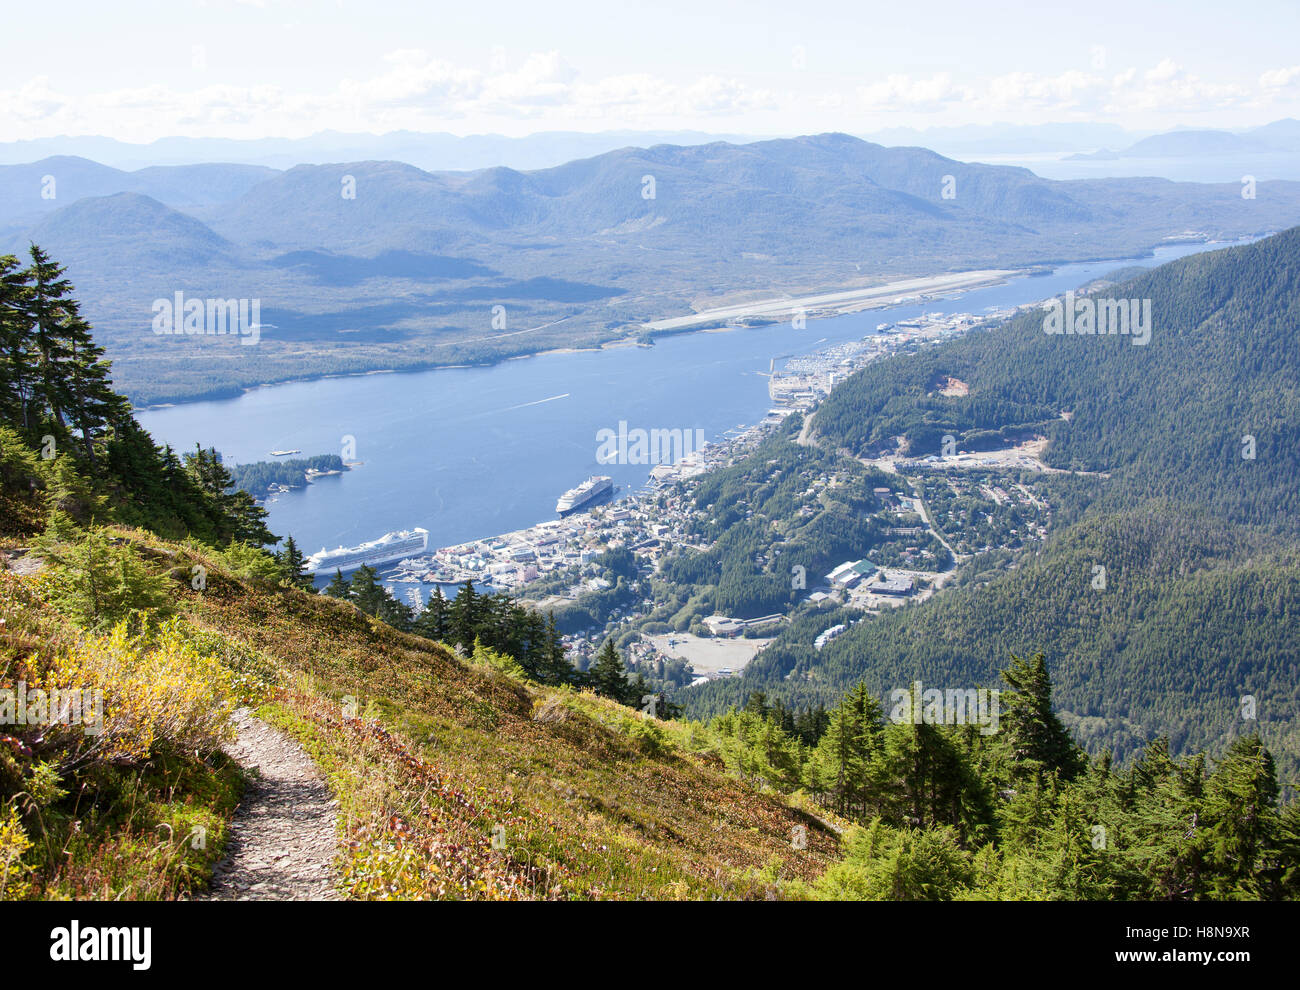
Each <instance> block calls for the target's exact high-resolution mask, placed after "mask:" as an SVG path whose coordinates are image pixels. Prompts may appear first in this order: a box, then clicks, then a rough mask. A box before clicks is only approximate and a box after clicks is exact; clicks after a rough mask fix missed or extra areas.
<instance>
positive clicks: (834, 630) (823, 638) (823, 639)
mask: <svg viewBox="0 0 1300 990" xmlns="http://www.w3.org/2000/svg"><path fill="white" fill-rule="evenodd" d="M848 628H849V627H848V626H846V625H844V624H843V623H840V624H839V625H838V626H831V627H830V628H829V629H827V630H826V631H825V632H823V633H821V634H820V635H819V636H818V637H817V638H816V639H814V640H813V649H814V650H816V651H817V652H818V653H820V652H821V651H822V647H823V646H825V645H826V644H827V643H829V642H830V641H831V640H833V639H834V638H835V637H836V636H838V635H839V634H840V633H842V632H844V630H846V629H848Z"/></svg>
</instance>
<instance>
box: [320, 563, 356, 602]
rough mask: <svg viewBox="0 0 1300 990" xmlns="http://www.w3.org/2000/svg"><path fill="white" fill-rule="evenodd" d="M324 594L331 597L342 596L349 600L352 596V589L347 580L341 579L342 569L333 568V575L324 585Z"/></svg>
mask: <svg viewBox="0 0 1300 990" xmlns="http://www.w3.org/2000/svg"><path fill="white" fill-rule="evenodd" d="M324 594H327V595H329V596H330V597H331V598H342V599H344V600H349V599H350V598H351V597H352V589H351V587H350V586H349V585H348V583H347V581H345V580H343V571H342V570H340V569H338V568H336V569H335V571H334V577H332V578H331V579H330V583H329V584H327V585H326V586H325V591H324Z"/></svg>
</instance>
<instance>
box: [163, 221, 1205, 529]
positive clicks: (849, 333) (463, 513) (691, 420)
mask: <svg viewBox="0 0 1300 990" xmlns="http://www.w3.org/2000/svg"><path fill="white" fill-rule="evenodd" d="M1205 249H1206V247H1205V246H1203V245H1175V246H1170V247H1163V248H1160V249H1158V250H1157V251H1156V253H1155V257H1153V258H1144V259H1131V260H1115V261H1103V262H1095V263H1090V264H1077V265H1065V266H1063V267H1061V268H1059V269H1057V270H1056V271H1055V272H1054V273H1052V274H1051V275H1048V276H1043V277H1037V278H1016V279H1013V280H1012V281H1010V282H1008V283H1006V284H1004V285H998V286H991V287H989V288H985V289H976V290H973V291H970V292H967V293H964V294H962V295H959V296H956V297H954V298H952V299H947V300H928V301H926V302H924V303H922V304H919V305H915V304H914V305H908V306H898V307H893V308H891V309H878V310H872V311H869V312H865V313H856V314H851V315H847V316H837V317H831V318H828V319H824V320H815V321H809V323H808V325H807V327H806V329H803V330H794V329H792V328H791V326H790V324H789V323H788V322H786V323H783V324H779V325H775V326H768V327H755V328H750V329H744V330H734V331H731V332H727V333H692V334H684V335H681V336H677V337H668V338H662V339H661V340H660V341H659V343H658V344H656V345H655V346H654V347H649V348H643V347H619V348H610V349H607V350H602V351H584V352H578V353H572V354H560V353H555V354H543V355H538V356H536V357H531V358H524V359H521V360H513V361H505V362H502V363H501V364H498V365H494V366H492V367H486V368H447V369H438V370H434V371H422V372H412V373H402V374H380V375H365V376H357V377H350V378H331V379H323V380H319V381H311V382H296V383H292V384H286V385H275V386H269V387H265V388H259V389H255V390H253V391H250V392H247V393H245V394H243V395H242V396H240V397H238V398H234V399H224V400H220V401H210V402H192V403H186V404H183V405H178V406H171V407H166V408H158V409H151V410H145V411H141V412H139V413H138V418H139V420H140V422H141V423H142V424H143V425H144V427H145V428H146V429H147V430H149V431H150V432H151V433H152V434H153V436H154V439H155V440H156V441H158V442H160V443H161V442H167V443H170V444H171V445H172V446H173V447H175V448H177V449H179V450H192V449H193V448H194V444H195V443H196V442H197V443H201V444H202V445H203V446H205V447H208V446H213V447H216V448H217V449H218V450H220V451H221V452H222V453H223V455H224V456H225V457H226V458H227V459H232V460H234V461H236V462H240V463H247V462H250V461H259V460H271V459H272V458H270V456H269V452H270V451H271V450H281V449H285V450H288V449H295V448H296V449H299V450H301V451H302V452H303V454H302V455H301V456H308V455H312V454H323V453H343V449H342V447H343V443H344V439H343V438H344V437H353V438H355V452H356V459H357V460H359V461H362V462H364V463H363V466H361V467H358V468H355V469H354V470H352V471H350V472H348V473H346V474H343V475H340V476H335V477H328V478H323V479H320V480H319V481H317V482H315V483H314V484H311V485H308V486H307V487H306V488H305V489H302V490H299V491H296V492H293V493H291V494H288V495H281V496H278V497H277V498H276V499H275V500H274V501H272V502H271V503H269V505H268V508H269V510H270V519H269V522H270V527H271V530H272V532H274V533H276V534H277V535H279V536H281V537H283V536H285V535H289V534H292V535H293V537H294V539H295V540H296V541H297V542H298V544H299V546H300V547H302V548H303V550H304V552H314V551H315V550H317V549H319V548H321V547H322V546H328V547H334V546H337V545H339V544H343V545H345V546H351V545H354V544H357V543H361V542H362V541H364V540H370V539H374V538H375V537H377V536H380V535H382V534H383V533H386V532H389V531H391V530H397V529H406V528H409V527H412V526H423V527H425V528H427V529H428V530H429V544H430V548H434V547H440V546H449V545H452V544H456V543H463V542H465V541H467V540H471V539H479V538H483V537H486V536H491V535H494V534H497V533H504V532H509V531H513V530H518V529H524V528H526V527H528V526H532V525H535V524H536V523H539V522H542V521H543V520H546V519H552V518H555V512H554V508H555V500H556V498H557V497H558V496H559V495H560V493H561V492H563V491H565V490H566V489H568V488H571V487H572V486H573V485H575V484H577V483H578V482H580V481H582V480H583V479H584V478H586V477H588V476H589V475H592V474H608V475H610V476H611V477H612V478H613V479H614V483H615V484H616V485H618V486H619V487H620V489H622V490H624V491H627V490H634V489H637V488H639V487H641V486H642V485H643V484H644V483H645V482H646V480H647V478H648V476H649V471H650V467H651V466H650V465H600V464H598V463H597V461H596V449H597V443H596V434H597V431H598V430H600V429H602V428H609V429H617V428H618V422H619V420H626V421H627V423H628V428H629V429H636V428H641V429H645V430H650V429H677V428H680V429H682V430H683V431H689V433H690V434H691V435H693V434H694V431H695V430H696V429H702V430H703V431H704V435H705V437H706V439H708V440H714V439H717V438H719V437H720V436H721V435H722V434H723V433H724V432H726V431H727V430H731V429H735V428H736V427H738V426H742V425H744V426H748V425H751V424H753V423H756V422H758V421H759V420H760V419H762V418H763V416H764V415H765V414H766V412H767V410H768V408H770V406H771V403H770V401H769V399H768V395H767V379H766V378H765V377H763V375H762V374H760V373H763V372H766V371H767V369H768V363H769V361H771V360H772V359H773V358H776V359H777V367H778V368H780V367H781V366H782V363H783V359H787V358H789V357H793V356H798V355H803V354H807V353H810V352H813V351H817V350H820V349H822V348H825V347H828V346H830V345H832V344H835V343H839V342H844V341H851V340H857V339H859V338H861V337H862V336H864V335H865V334H868V333H872V332H874V330H875V327H876V325H877V324H879V323H885V322H890V323H892V322H896V321H898V320H904V319H908V318H911V317H914V316H917V315H919V314H921V313H922V312H944V313H960V312H969V313H974V314H977V315H979V314H982V313H983V312H984V311H985V310H986V309H988V308H990V307H1009V306H1015V305H1020V304H1023V303H1028V302H1033V301H1036V300H1039V299H1044V298H1047V297H1048V296H1053V295H1059V294H1060V293H1062V292H1064V291H1065V290H1067V289H1072V288H1075V287H1077V286H1079V285H1081V284H1083V283H1084V282H1087V281H1089V280H1090V279H1093V278H1096V277H1098V276H1100V275H1104V274H1106V273H1107V272H1110V271H1112V270H1114V269H1115V268H1117V267H1121V266H1124V265H1132V264H1137V265H1144V266H1154V265H1157V264H1161V263H1163V262H1166V261H1169V260H1171V259H1173V258H1176V257H1180V256H1182V255H1186V254H1191V253H1194V252H1196V251H1201V250H1205ZM664 315H665V316H668V315H672V314H664Z"/></svg>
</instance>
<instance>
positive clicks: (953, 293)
mask: <svg viewBox="0 0 1300 990" xmlns="http://www.w3.org/2000/svg"><path fill="white" fill-rule="evenodd" d="M1249 239H1250V238H1249V237H1247V238H1245V239H1242V238H1238V239H1235V240H1228V241H1223V242H1221V243H1222V245H1223V246H1224V247H1230V246H1232V245H1234V244H1239V243H1243V240H1249ZM1175 243H1193V242H1192V241H1186V242H1181V241H1163V242H1161V243H1159V244H1154V245H1151V246H1149V247H1148V248H1147V249H1146V251H1145V252H1144V253H1142V254H1134V255H1129V256H1128V257H1124V258H1088V259H1081V260H1077V261H1061V260H1056V261H1050V262H1040V263H1033V264H1029V265H1026V266H1022V267H1020V268H1014V269H979V270H976V271H971V272H949V273H946V274H941V275H925V276H914V277H911V278H907V279H899V280H896V281H894V282H889V283H882V284H881V285H877V286H871V287H868V288H858V289H848V290H841V291H839V292H829V293H827V292H822V293H814V294H811V295H805V296H791V297H790V298H788V299H779V300H777V299H767V300H759V301H757V302H753V303H740V304H735V305H733V306H724V307H716V308H714V309H710V310H703V311H701V312H699V313H694V314H690V315H688V316H681V317H670V318H666V319H663V320H650V321H646V322H644V323H641V324H635V325H632V326H635V327H636V328H637V329H635V330H634V331H633V333H631V334H625V335H624V336H622V337H614V338H611V339H610V340H606V341H601V342H600V343H598V344H592V345H590V346H585V347H583V346H573V345H567V346H563V347H549V348H545V349H543V350H537V351H529V352H526V353H523V354H511V355H507V356H502V357H499V358H494V359H492V360H486V361H483V362H479V363H474V364H464V363H459V364H441V363H438V362H432V363H425V364H417V365H414V366H411V367H404V368H369V369H365V370H361V371H348V372H332V373H328V374H322V375H305V376H302V377H295V378H284V379H280V380H278V381H270V382H259V383H258V384H256V385H230V386H227V387H225V388H220V389H213V390H212V391H210V392H207V393H202V394H199V395H195V396H192V397H189V398H183V399H170V400H164V401H161V402H151V403H148V404H144V405H137V404H135V403H134V402H132V408H133V409H134V410H136V411H138V412H150V411H154V410H161V409H172V408H175V407H177V406H184V405H190V404H193V403H199V402H222V401H225V400H228V399H238V398H240V397H241V396H243V395H246V394H247V393H249V392H254V391H256V390H258V389H263V388H276V387H278V386H281V385H299V384H304V383H308V382H318V381H326V380H329V379H333V378H360V377H363V376H366V375H380V374H394V375H397V374H420V373H422V372H427V371H443V370H447V371H450V370H456V369H469V368H491V367H493V366H495V365H498V364H503V363H504V362H506V361H520V360H524V359H526V358H534V357H542V356H545V355H550V354H581V353H587V352H592V351H603V350H606V349H609V348H616V347H653V346H655V345H654V343H653V341H654V340H656V339H658V338H659V337H668V336H678V335H681V334H693V333H726V332H730V331H732V330H744V329H747V328H746V327H744V326H728V325H726V323H725V322H724V323H723V325H721V326H706V325H698V326H697V325H695V324H708V323H715V324H716V323H717V322H718V321H720V320H727V319H731V318H742V317H731V316H721V315H716V314H720V313H731V312H733V311H735V312H741V311H743V312H745V313H748V314H749V315H752V316H762V315H765V314H762V313H758V312H753V310H754V309H755V307H771V308H773V309H779V308H780V307H784V308H785V310H786V311H787V312H792V311H794V310H797V309H798V307H799V303H800V301H803V302H805V303H807V302H810V301H812V300H818V299H820V300H828V299H829V300H830V302H829V304H827V303H826V302H823V303H822V304H819V305H817V307H816V308H815V309H813V310H810V311H809V312H808V313H807V314H806V315H807V319H808V321H809V322H810V323H811V322H813V321H815V320H819V319H832V318H834V317H836V316H843V315H847V314H849V313H854V312H864V311H869V310H872V309H880V308H884V307H888V306H891V305H897V303H896V302H895V301H894V300H892V299H889V298H879V299H874V300H873V299H872V298H871V295H872V294H877V295H880V296H884V297H887V296H888V295H889V294H890V293H893V292H897V291H900V290H899V287H900V286H916V285H919V284H922V283H934V282H935V281H936V280H942V281H948V280H965V279H969V278H970V277H972V276H985V279H984V280H981V281H977V282H973V283H969V284H955V285H949V286H947V287H946V288H944V287H942V285H940V287H937V288H932V289H929V290H928V291H927V290H926V289H924V288H918V289H917V290H916V291H915V292H912V293H909V295H916V296H917V297H918V298H917V299H916V302H917V303H918V304H923V303H924V302H926V301H927V296H928V298H929V299H936V298H954V297H959V296H961V295H963V294H964V293H966V292H970V291H974V290H977V289H984V288H989V287H991V286H994V285H999V284H1005V283H1006V282H1008V281H1010V280H1012V279H1014V278H1018V277H1029V276H1030V275H1032V274H1033V273H1035V272H1038V271H1040V270H1042V269H1043V268H1047V269H1048V270H1049V271H1056V270H1057V269H1059V268H1062V267H1065V266H1066V265H1077V264H1098V263H1108V262H1109V263H1114V264H1122V263H1123V262H1135V261H1141V260H1144V259H1148V258H1152V257H1154V256H1155V251H1156V250H1157V249H1159V248H1162V247H1170V246H1172V245H1173V244H1175ZM1194 243H1207V244H1208V243H1215V242H1212V241H1199V240H1198V241H1195V242H1194ZM995 273H996V274H995ZM836 297H841V298H839V299H838V301H837V300H836ZM849 297H858V298H857V299H856V300H855V299H853V298H849ZM655 327H659V328H660V329H658V330H656V329H654V328H655ZM646 334H649V336H650V340H651V343H645V342H644V341H643V340H641V339H639V338H640V337H641V336H643V335H646ZM128 398H129V396H128Z"/></svg>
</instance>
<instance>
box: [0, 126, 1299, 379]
mask: <svg viewBox="0 0 1300 990" xmlns="http://www.w3.org/2000/svg"><path fill="white" fill-rule="evenodd" d="M51 183H52V185H51ZM1261 189H1262V190H1266V191H1267V194H1266V195H1265V194H1264V193H1263V192H1261V194H1260V195H1259V196H1258V198H1257V199H1254V200H1247V199H1243V198H1242V197H1241V195H1240V189H1239V187H1237V186H1235V185H1217V186H1215V185H1198V184H1193V183H1173V182H1168V181H1165V180H1160V179H1099V180H1081V181H1071V182H1055V181H1051V180H1047V179H1043V178H1040V177H1039V176H1036V175H1034V174H1033V173H1032V172H1030V171H1028V170H1026V169H1023V168H1013V167H1004V166H991V165H977V164H964V163H961V162H958V161H954V160H952V159H948V158H944V157H942V156H940V155H938V154H935V153H934V152H931V151H927V150H925V149H921V148H886V147H882V146H880V145H877V144H871V143H869V142H865V141H862V140H859V139H857V138H853V137H850V136H848V135H844V134H822V135H816V136H810V137H801V138H793V139H781V140H769V141H759V142H754V143H750V144H743V145H736V144H728V143H723V142H716V143H712V144H705V145H694V146H682V145H656V146H653V147H650V148H621V149H619V150H616V151H610V152H606V153H604V154H601V155H597V156H595V157H592V158H584V159H580V160H577V161H572V162H568V163H566V164H564V165H560V166H557V167H554V168H547V169H540V170H535V171H517V170H514V169H509V168H503V167H496V168H489V169H481V170H478V171H473V172H455V171H442V172H426V171H423V170H421V169H419V168H416V167H414V166H412V165H408V164H403V163H398V162H392V161H357V162H353V163H350V164H327V165H299V166H296V167H294V168H291V169H288V170H287V171H283V172H278V171H275V170H272V169H268V168H266V167H262V166H250V165H221V164H204V165H185V166H154V167H150V168H145V169H141V170H138V171H122V170H118V169H114V168H110V167H107V166H103V165H99V164H97V163H95V162H92V161H87V160H85V159H80V158H51V159H45V160H42V161H38V162H35V163H32V164H27V165H9V166H0V250H13V251H18V250H22V249H24V248H25V246H26V244H27V243H28V242H29V241H35V242H37V243H40V244H41V245H42V246H44V247H45V248H47V249H48V250H50V251H51V252H53V254H54V256H55V257H56V258H58V259H60V260H61V261H63V262H64V263H65V264H67V265H68V267H69V272H70V276H71V278H72V279H73V280H74V282H75V284H76V285H77V287H78V291H79V295H80V296H81V297H82V298H83V300H84V303H85V311H86V313H87V314H88V316H89V317H90V318H91V319H92V320H93V321H94V323H95V324H96V326H97V328H98V331H97V336H98V337H99V339H101V340H102V341H103V342H104V343H105V344H106V345H107V347H108V350H109V354H110V356H111V357H113V358H114V360H115V361H116V366H115V375H116V376H117V380H118V382H119V384H120V385H121V386H122V387H124V388H125V389H126V390H127V391H128V393H129V394H131V396H132V397H133V398H134V399H135V400H136V401H137V402H149V401H165V400H174V399H179V398H187V397H195V396H198V395H204V394H225V393H229V392H230V391H231V390H232V389H237V388H239V387H245V386H248V385H254V384H258V383H261V382H267V381H280V380H285V379H289V378H300V377H304V376H311V375H320V374H334V373H345V372H357V371H366V370H374V369H377V368H415V367H428V366H433V365H439V364H451V363H465V362H481V361H487V360H496V359H500V358H502V357H508V356H511V355H515V354H523V353H534V352H536V351H538V350H543V349H547V348H553V347H567V346H592V345H596V344H600V343H605V342H610V341H615V340H625V339H634V338H635V337H636V336H638V335H639V333H640V332H641V324H642V323H643V322H644V321H647V320H652V319H661V318H664V317H669V316H674V315H684V314H688V313H690V312H692V311H693V310H695V309H699V308H704V307H706V306H710V305H719V304H724V303H728V302H739V301H745V300H747V299H754V298H759V297H763V298H770V297H773V296H780V295H781V294H782V293H799V292H805V291H817V290H824V289H831V288H854V287H860V286H865V285H870V284H877V283H879V282H882V281H886V280H889V279H891V278H895V277H901V276H909V275H930V274H935V273H938V272H944V271H957V270H969V269H979V268H990V267H996V268H1019V267H1026V266H1032V265H1041V264H1045V263H1052V262H1061V261H1071V260H1083V259H1095V258H1123V257H1132V256H1134V255H1137V254H1141V253H1144V252H1146V251H1147V250H1148V249H1149V248H1150V247H1152V246H1153V245H1158V244H1160V243H1163V242H1167V241H1169V240H1170V239H1178V238H1182V239H1188V238H1219V237H1223V238H1228V237H1238V236H1241V235H1248V234H1259V233H1264V232H1267V231H1270V230H1275V229H1279V228H1282V227H1285V226H1289V225H1292V224H1295V223H1300V183H1293V182H1273V183H1264V184H1261ZM47 190H51V191H52V195H53V198H44V197H43V195H42V194H43V193H46V191H47ZM177 291H183V292H184V293H186V294H187V295H190V296H208V297H215V296H219V297H222V298H249V299H258V300H260V302H261V311H262V319H263V320H264V321H265V323H266V324H267V325H268V327H267V332H265V333H264V334H263V335H262V340H261V344H260V346H258V347H254V348H241V347H238V346H237V345H235V346H234V347H233V350H232V349H231V343H232V342H231V341H229V340H226V339H222V338H184V339H179V338H170V339H160V338H159V337H157V336H155V335H154V334H153V333H152V331H151V329H150V320H151V315H152V309H151V307H152V304H153V301H154V300H156V299H160V298H170V297H171V296H172V295H173V293H175V292H177ZM496 306H501V307H504V317H502V316H500V315H499V314H498V315H497V316H496V317H495V318H494V309H493V307H496ZM503 318H504V319H505V321H506V322H505V324H504V325H503V324H502V323H501V320H502V319H503ZM196 358H197V359H196Z"/></svg>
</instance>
